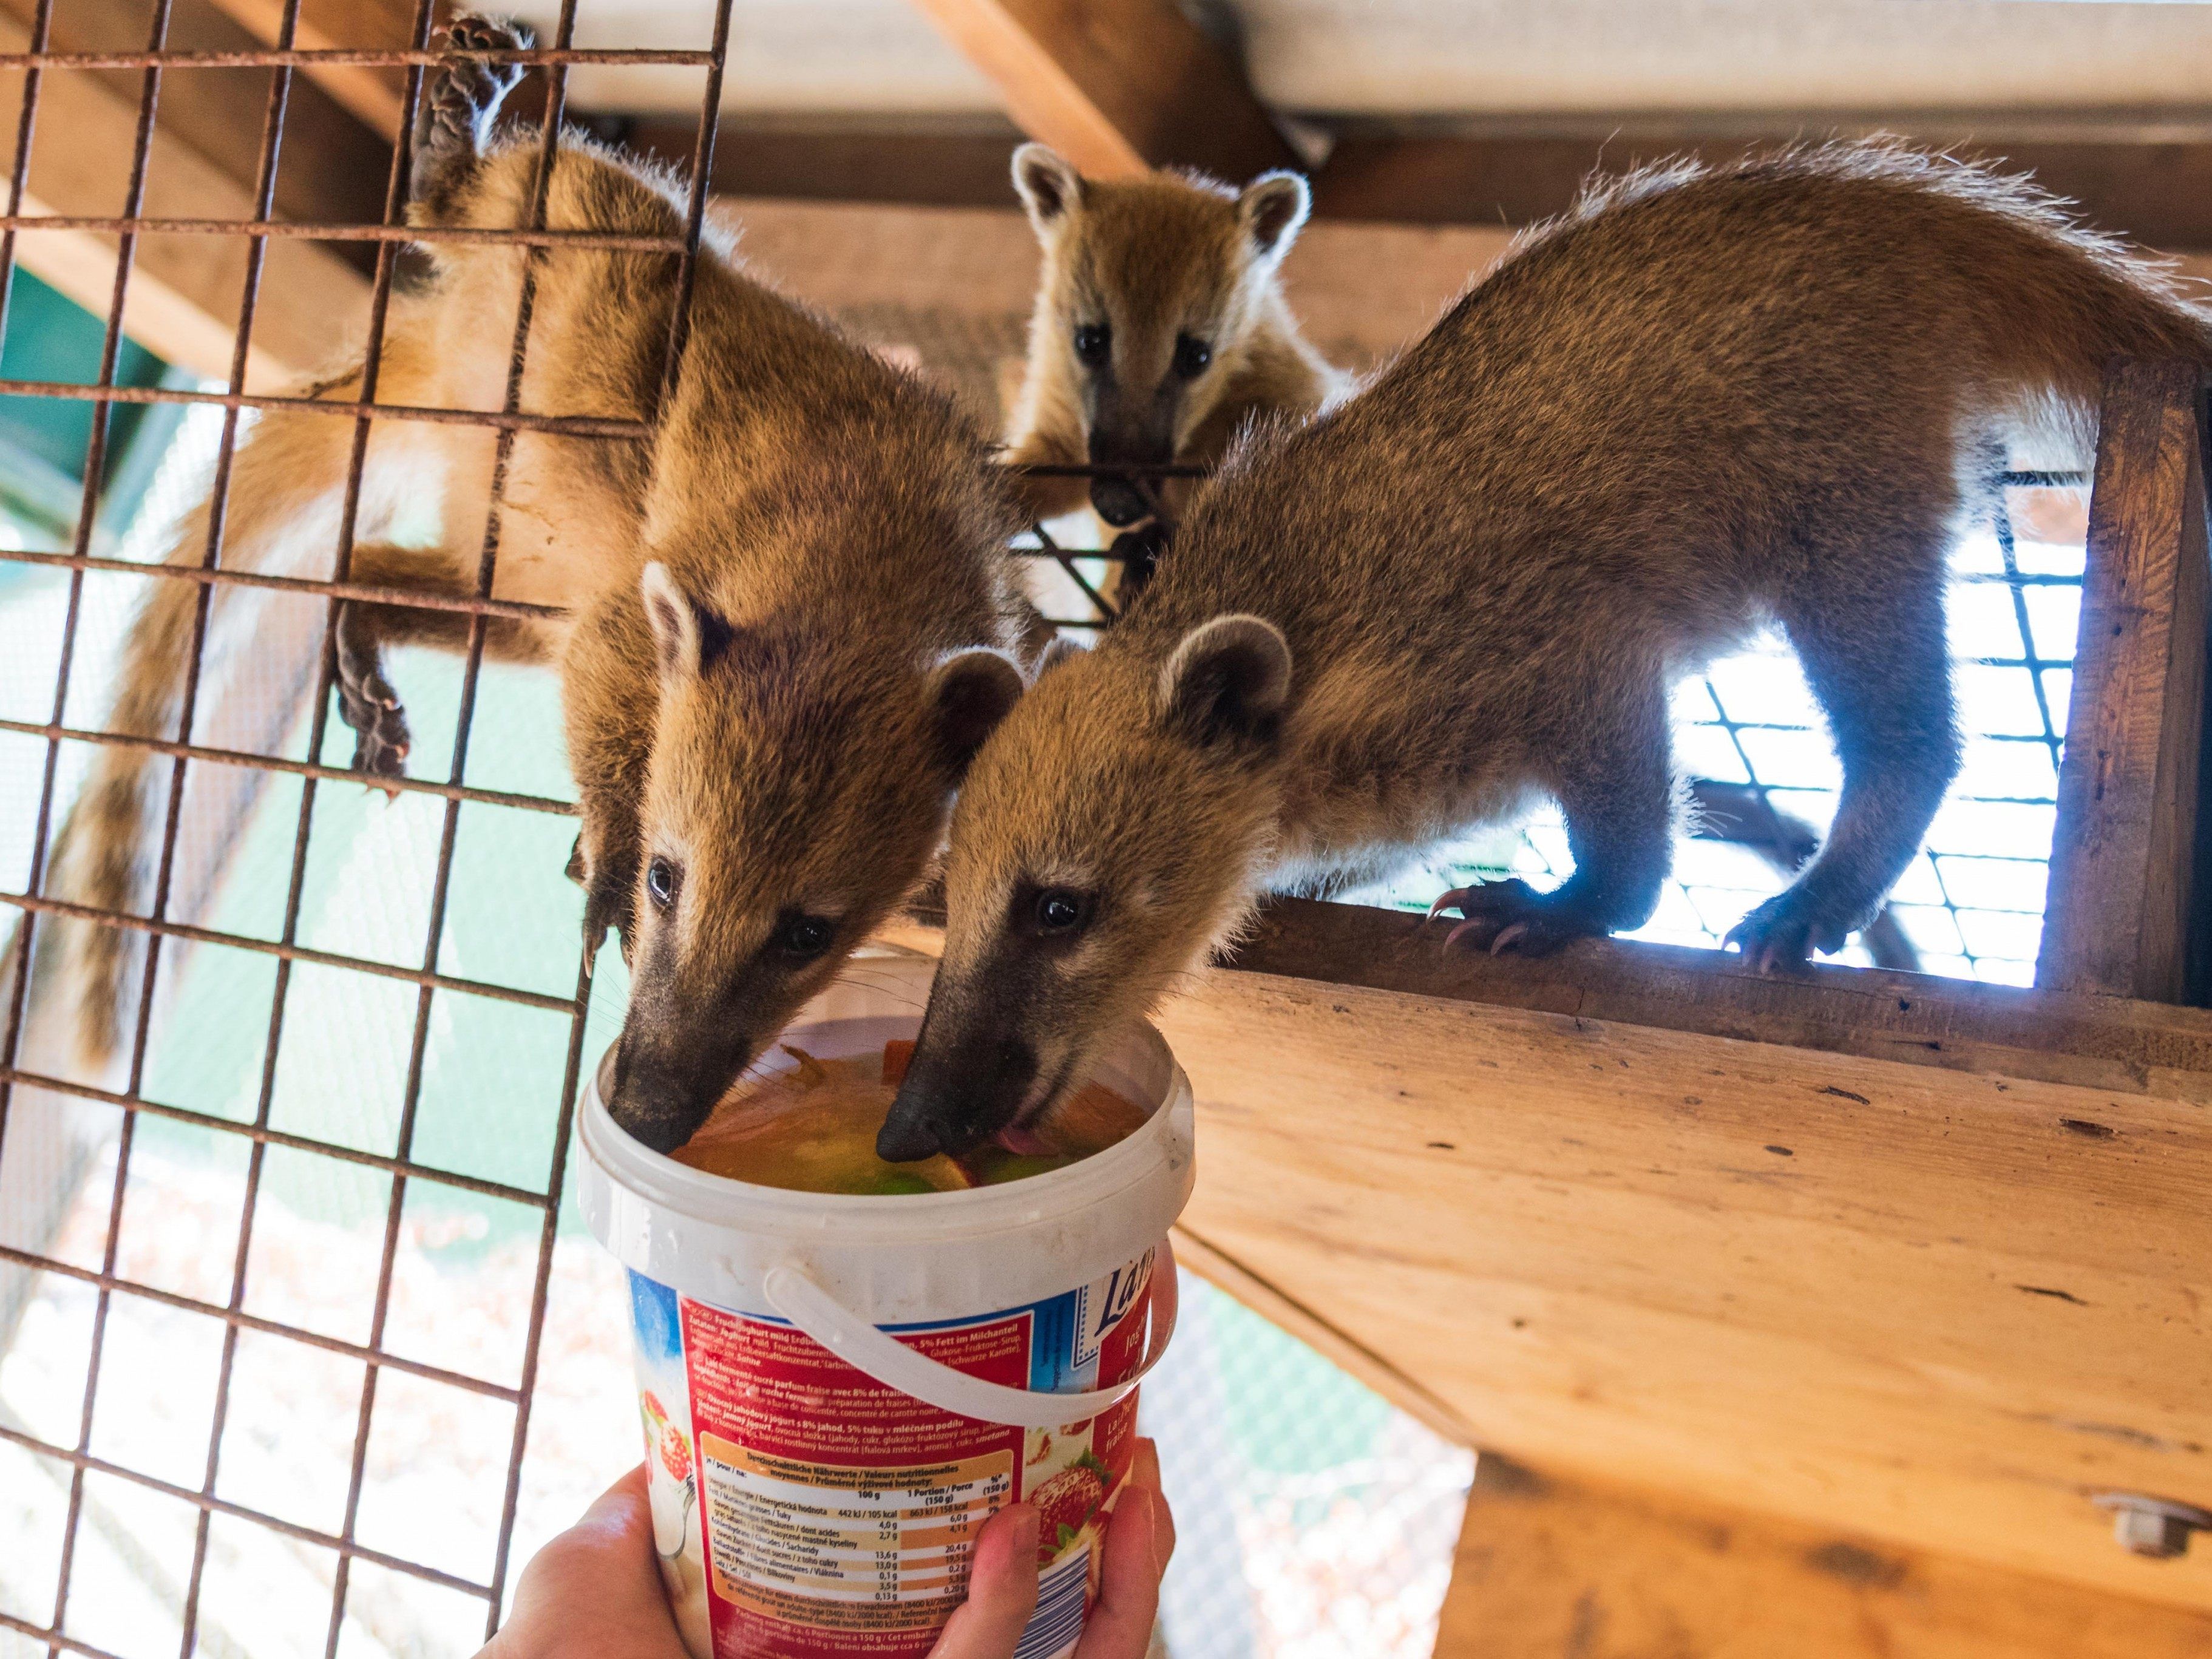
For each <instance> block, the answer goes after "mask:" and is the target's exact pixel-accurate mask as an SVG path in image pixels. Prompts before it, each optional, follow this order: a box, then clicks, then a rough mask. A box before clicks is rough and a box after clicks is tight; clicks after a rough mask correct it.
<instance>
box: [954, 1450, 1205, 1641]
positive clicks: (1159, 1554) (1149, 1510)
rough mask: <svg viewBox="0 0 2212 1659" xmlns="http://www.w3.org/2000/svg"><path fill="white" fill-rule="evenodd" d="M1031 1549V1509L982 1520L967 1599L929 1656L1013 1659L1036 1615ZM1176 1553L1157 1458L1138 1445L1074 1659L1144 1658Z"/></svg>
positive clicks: (1034, 1524) (1010, 1510)
mask: <svg viewBox="0 0 2212 1659" xmlns="http://www.w3.org/2000/svg"><path fill="white" fill-rule="evenodd" d="M1036 1546H1037V1512H1036V1509H1035V1508H1034V1507H1032V1506H1031V1505H1030V1504H1012V1505H1010V1506H1009V1507H1007V1508H1006V1509H1003V1510H1000V1511H999V1512H998V1513H997V1514H996V1515H994V1516H992V1517H991V1518H990V1520H989V1521H987V1522H985V1523H984V1526H983V1529H982V1530H981V1532H979V1533H978V1534H975V1559H974V1560H973V1561H972V1562H971V1563H970V1564H969V1576H968V1600H967V1601H965V1602H964V1603H963V1604H962V1606H961V1607H960V1610H959V1611H958V1612H957V1613H954V1614H953V1615H952V1620H951V1623H950V1624H948V1625H946V1626H945V1634H944V1635H942V1636H941V1637H939V1638H938V1641H937V1645H936V1646H935V1647H933V1648H932V1649H931V1650H929V1659H1013V1652H1014V1644H1015V1643H1016V1642H1017V1641H1018V1640H1019V1639H1020V1637H1021V1633H1022V1626H1024V1625H1026V1624H1028V1623H1029V1621H1030V1614H1031V1613H1034V1612H1036V1598H1037V1569H1036ZM1174 1553H1175V1517H1174V1516H1171V1515H1170V1514H1169V1513H1168V1504H1167V1499H1166V1498H1163V1497H1162V1496H1161V1495H1160V1459H1159V1453H1158V1450H1157V1449H1155V1448H1154V1446H1153V1444H1152V1442H1151V1441H1149V1440H1139V1442H1137V1455H1136V1461H1135V1462H1133V1463H1132V1464H1131V1465H1130V1468H1129V1479H1128V1481H1127V1484H1126V1485H1125V1486H1123V1487H1122V1489H1121V1496H1120V1497H1119V1498H1115V1500H1114V1522H1113V1524H1112V1525H1111V1526H1109V1527H1108V1528H1106V1559H1105V1560H1104V1562H1103V1565H1102V1569H1101V1572H1100V1580H1099V1587H1098V1604H1097V1606H1096V1607H1092V1608H1091V1618H1090V1620H1089V1621H1088V1622H1087V1623H1086V1624H1085V1626H1084V1629H1083V1640H1082V1641H1081V1642H1079V1643H1078V1644H1076V1649H1075V1659H1145V1651H1146V1649H1147V1648H1148V1647H1150V1646H1151V1644H1152V1620H1153V1617H1154V1615H1155V1614H1157V1613H1158V1611H1159V1606H1160V1576H1161V1575H1162V1574H1163V1573H1164V1572H1165V1571H1167V1566H1168V1557H1170V1555H1172V1554H1174Z"/></svg>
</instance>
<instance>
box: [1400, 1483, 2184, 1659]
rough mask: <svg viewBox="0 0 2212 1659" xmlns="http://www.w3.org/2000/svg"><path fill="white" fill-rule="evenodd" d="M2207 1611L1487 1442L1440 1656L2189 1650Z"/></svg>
mask: <svg viewBox="0 0 2212 1659" xmlns="http://www.w3.org/2000/svg"><path fill="white" fill-rule="evenodd" d="M2208 1652H2212V1613H2202V1612H2197V1611H2194V1610H2191V1609H2185V1608H2180V1607H2160V1606H2158V1605H2156V1604H2154V1603H2152V1602H2148V1601H2137V1600H2136V1599H2134V1598H2133V1597H2130V1596H2124V1595H2110V1594H2108V1593H2106V1592H2103V1591H2099V1590H2093V1589H2082V1588H2081V1587H2079V1586H2076V1585H2072V1584H2063V1583H2055V1582H2053V1581H2052V1580H2050V1579H2047V1578H2040V1577H2035V1576H2033V1575H2032V1574H2028V1573H2021V1572H2008V1571H2005V1570H2003V1569H2002V1568H1996V1567H1988V1566H1984V1565H1980V1564H1978V1563H1976V1562H1972V1561H1962V1560H1958V1559H1953V1558H1951V1557H1948V1556H1943V1555H1936V1554H1931V1553H1928V1552H1926V1551H1923V1550H1913V1549H1900V1548H1899V1547H1895V1546H1893V1545H1890V1544H1886V1543H1883V1542H1881V1541H1877V1540H1874V1539H1869V1538H1866V1537H1863V1536H1858V1535H1854V1534H1847V1533H1841V1532H1838V1531H1834V1530H1832V1529H1829V1528H1820V1527H1812V1526H1805V1525H1801V1524H1798V1523H1796V1522H1788V1521H1778V1520H1775V1519H1772V1518H1771V1517H1769V1516H1759V1515H1752V1514H1749V1513H1747V1512H1745V1511H1743V1510H1731V1509H1726V1508H1723V1507H1720V1506H1717V1505H1715V1504H1705V1503H1701V1502H1699V1501H1698V1500H1697V1499H1695V1498H1685V1497H1680V1496H1677V1495H1674V1494H1671V1493H1669V1494H1661V1493H1657V1492H1645V1491H1640V1490H1637V1489H1633V1488H1628V1487H1616V1486H1601V1485H1596V1484H1593V1483H1588V1482H1583V1481H1579V1480H1570V1479H1566V1478H1564V1477H1558V1476H1553V1475H1551V1474H1535V1473H1533V1472H1531V1471H1529V1470H1528V1469H1524V1468H1521V1467H1519V1466H1518V1465H1516V1464H1512V1463H1509V1462H1505V1461H1504V1459H1503V1458H1498V1457H1485V1458H1484V1459H1483V1460H1482V1462H1481V1464H1480V1468H1478V1469H1477V1470H1476V1473H1475V1485H1474V1492H1473V1493H1472V1494H1471V1495H1470V1496H1469V1498H1468V1506H1467V1520H1466V1522H1465V1524H1464V1526H1463V1528H1462V1531H1461V1533H1460V1541H1459V1552H1458V1556H1457V1559H1456V1561H1455V1564H1454V1570H1453V1573H1452V1583H1451V1589H1450V1590H1449V1592H1448V1593H1447V1594H1446V1595H1445V1597H1444V1605H1443V1617H1442V1618H1441V1620H1439V1621H1438V1625H1437V1645H1436V1655H1437V1659H1570V1656H1571V1659H1678V1656H1679V1659H1781V1656H1802V1659H2195V1656H2198V1655H2202V1654H2204V1653H2208Z"/></svg>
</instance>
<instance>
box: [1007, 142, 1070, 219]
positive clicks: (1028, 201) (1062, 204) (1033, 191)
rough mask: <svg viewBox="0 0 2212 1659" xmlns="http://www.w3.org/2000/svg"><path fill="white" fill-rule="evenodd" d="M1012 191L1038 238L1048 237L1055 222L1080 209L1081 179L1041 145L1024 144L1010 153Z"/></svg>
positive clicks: (1055, 153) (1064, 162)
mask: <svg viewBox="0 0 2212 1659" xmlns="http://www.w3.org/2000/svg"><path fill="white" fill-rule="evenodd" d="M1014 189H1015V190H1016V191H1018V192H1019V193H1020V196H1021V198H1022V205H1023V206H1024V208H1027V209H1028V210H1029V215H1030V223H1031V224H1032V225H1035V226H1036V234H1038V235H1039V236H1049V235H1050V234H1052V231H1053V226H1054V222H1055V221H1057V220H1059V219H1060V217H1061V216H1064V215H1066V213H1068V212H1069V211H1070V210H1073V209H1075V208H1079V207H1080V206H1082V205H1083V175H1082V174H1081V173H1078V172H1077V171H1076V170H1075V169H1074V168H1073V167H1070V166H1069V165H1068V164H1067V163H1066V161H1063V160H1062V159H1061V157H1060V152H1059V151H1058V150H1056V149H1051V148H1049V147H1048V146H1047V145H1044V144H1024V145H1023V146H1022V147H1021V148H1020V149H1018V150H1016V151H1015V152H1014Z"/></svg>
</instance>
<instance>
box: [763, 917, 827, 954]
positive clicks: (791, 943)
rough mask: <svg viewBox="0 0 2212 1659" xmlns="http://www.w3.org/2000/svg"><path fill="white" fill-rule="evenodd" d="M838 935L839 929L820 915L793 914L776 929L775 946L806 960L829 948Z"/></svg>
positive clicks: (785, 952)
mask: <svg viewBox="0 0 2212 1659" xmlns="http://www.w3.org/2000/svg"><path fill="white" fill-rule="evenodd" d="M836 935H837V930H836V928H835V927H831V926H830V925H829V922H827V921H823V919H822V918H821V917H820V916H793V917H791V918H790V919H789V920H788V921H785V922H784V924H783V925H782V926H781V927H779V928H777V929H776V930H775V948H776V949H777V950H779V951H782V952H783V953H784V955H786V956H787V957H793V958H795V959H797V960H799V961H802V962H804V961H806V960H808V959H810V958H811V957H818V956H820V955H821V954H822V953H823V951H826V950H828V949H829V941H830V940H831V939H835V938H836Z"/></svg>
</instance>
